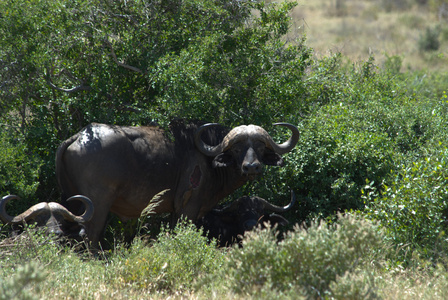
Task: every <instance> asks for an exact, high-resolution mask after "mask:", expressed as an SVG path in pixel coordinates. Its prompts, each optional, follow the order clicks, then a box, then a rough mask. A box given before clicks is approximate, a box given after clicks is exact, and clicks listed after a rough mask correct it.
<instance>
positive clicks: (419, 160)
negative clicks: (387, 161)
mask: <svg viewBox="0 0 448 300" xmlns="http://www.w3.org/2000/svg"><path fill="white" fill-rule="evenodd" d="M447 170H448V149H447V148H446V147H444V146H442V145H440V146H439V147H438V149H433V150H431V151H428V153H427V154H426V155H422V157H416V158H415V159H414V160H410V159H409V160H407V161H405V162H404V163H403V164H402V165H401V168H399V169H398V172H397V173H396V174H395V175H394V176H395V179H394V181H393V182H391V183H390V184H389V185H387V186H385V189H384V191H383V192H382V193H381V194H376V193H375V191H374V190H370V189H369V188H368V189H367V190H366V194H365V196H366V197H367V202H368V203H370V204H369V205H368V209H367V210H366V213H367V214H368V215H369V216H370V217H371V218H372V219H375V220H378V221H380V224H381V225H382V226H383V227H384V228H385V229H386V233H387V235H386V237H387V239H388V240H389V241H390V242H391V243H393V244H394V245H396V246H397V247H398V250H397V255H395V256H394V257H393V259H394V260H395V261H402V262H405V263H410V261H411V260H412V259H413V258H414V256H415V255H417V256H421V257H422V258H426V259H430V260H434V261H438V260H439V259H440V258H443V259H445V258H446V251H447V250H448V243H447V240H446V229H447V220H448V219H447V218H448V188H447V183H448V173H447ZM416 250H417V252H416V253H414V252H415V251H416Z"/></svg>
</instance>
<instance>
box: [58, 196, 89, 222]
mask: <svg viewBox="0 0 448 300" xmlns="http://www.w3.org/2000/svg"><path fill="white" fill-rule="evenodd" d="M73 200H79V201H81V202H82V203H83V204H84V206H85V211H84V213H83V214H82V215H80V216H76V215H74V214H73V213H71V212H70V211H69V210H68V209H67V208H65V207H64V206H62V205H61V204H59V203H56V202H50V203H49V205H50V207H51V210H52V212H54V213H57V214H60V215H61V216H63V217H64V219H65V220H67V221H69V222H77V223H85V222H88V221H90V219H92V217H93V211H94V207H93V203H92V200H90V199H89V198H87V197H86V196H83V195H76V196H72V197H70V198H68V199H67V201H73Z"/></svg>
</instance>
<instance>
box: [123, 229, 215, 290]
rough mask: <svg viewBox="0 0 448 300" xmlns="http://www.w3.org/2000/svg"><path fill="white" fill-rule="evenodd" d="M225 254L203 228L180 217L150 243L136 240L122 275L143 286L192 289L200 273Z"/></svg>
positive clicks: (127, 280) (154, 288) (210, 270)
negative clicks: (210, 240)
mask: <svg viewBox="0 0 448 300" xmlns="http://www.w3.org/2000/svg"><path fill="white" fill-rule="evenodd" d="M222 264H223V256H222V254H221V253H220V252H219V251H218V250H217V249H216V244H215V243H211V244H209V243H208V240H207V238H206V237H204V236H203V235H202V232H201V230H197V229H196V227H195V226H194V225H193V224H191V222H187V221H181V222H179V223H178V224H177V226H176V228H175V229H174V230H173V231H172V232H171V231H169V230H167V229H165V230H162V232H161V233H160V234H159V236H158V238H157V240H156V241H155V242H154V244H152V245H151V246H150V247H148V246H146V245H144V244H143V243H142V242H138V241H137V242H136V243H135V244H134V245H133V247H132V248H131V252H130V253H129V255H128V256H127V258H126V261H125V266H124V269H123V271H122V274H121V278H122V279H123V280H124V281H125V282H126V283H131V284H133V285H136V286H138V287H140V288H147V289H151V290H153V291H156V290H158V291H160V292H163V291H165V292H173V291H182V290H189V289H191V288H192V285H193V283H194V282H195V280H196V279H197V278H198V276H200V275H203V274H204V273H209V272H214V271H215V270H216V269H219V268H221V267H222Z"/></svg>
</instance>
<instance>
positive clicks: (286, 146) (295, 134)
mask: <svg viewBox="0 0 448 300" xmlns="http://www.w3.org/2000/svg"><path fill="white" fill-rule="evenodd" d="M274 126H284V127H286V128H288V129H289V130H291V132H292V135H291V137H290V138H289V140H287V141H286V142H284V143H283V144H280V145H279V144H277V143H276V142H274V140H272V138H271V137H269V138H268V143H269V145H270V146H271V148H272V150H274V152H275V153H278V154H285V153H288V152H289V151H291V150H292V149H294V147H295V146H296V144H297V142H298V141H299V137H300V133H299V129H297V127H296V126H294V125H292V124H289V123H275V124H274Z"/></svg>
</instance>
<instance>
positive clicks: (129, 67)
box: [104, 38, 145, 74]
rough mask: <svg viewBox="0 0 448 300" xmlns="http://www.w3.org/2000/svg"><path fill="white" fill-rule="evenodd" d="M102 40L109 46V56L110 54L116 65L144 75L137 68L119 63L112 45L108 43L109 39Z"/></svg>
mask: <svg viewBox="0 0 448 300" xmlns="http://www.w3.org/2000/svg"><path fill="white" fill-rule="evenodd" d="M104 40H105V42H106V43H107V45H108V46H109V48H110V51H111V54H112V57H113V58H114V60H115V62H116V63H117V65H119V66H120V67H123V68H125V69H128V70H131V71H134V72H138V73H140V74H144V73H145V72H143V71H142V70H140V69H139V68H136V67H133V66H130V65H127V64H125V63H122V62H119V61H118V58H117V55H116V54H115V51H114V48H113V47H112V44H111V43H110V42H109V39H108V38H105V39H104Z"/></svg>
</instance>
